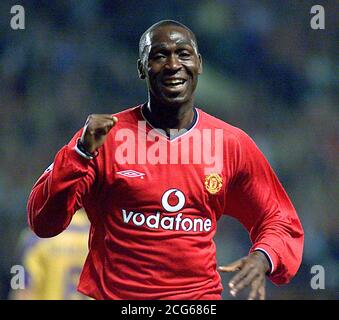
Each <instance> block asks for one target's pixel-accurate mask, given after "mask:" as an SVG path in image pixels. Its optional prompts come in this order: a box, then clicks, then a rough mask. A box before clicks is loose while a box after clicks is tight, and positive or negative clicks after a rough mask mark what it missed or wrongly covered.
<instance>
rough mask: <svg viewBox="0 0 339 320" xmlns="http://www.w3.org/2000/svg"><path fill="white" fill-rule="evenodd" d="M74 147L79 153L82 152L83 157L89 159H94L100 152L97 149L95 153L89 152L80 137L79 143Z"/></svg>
mask: <svg viewBox="0 0 339 320" xmlns="http://www.w3.org/2000/svg"><path fill="white" fill-rule="evenodd" d="M74 149H75V151H76V152H77V153H78V154H80V155H81V156H82V157H84V158H86V159H88V160H92V159H94V158H95V157H97V156H98V154H99V153H98V151H95V153H90V152H88V151H87V150H86V148H85V146H84V145H83V143H82V142H81V139H80V138H79V139H78V140H77V143H76V145H75V147H74Z"/></svg>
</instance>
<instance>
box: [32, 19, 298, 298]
mask: <svg viewBox="0 0 339 320" xmlns="http://www.w3.org/2000/svg"><path fill="white" fill-rule="evenodd" d="M139 53H140V57H139V58H140V59H139V60H138V72H139V76H140V78H141V79H144V80H146V83H147V87H148V95H149V99H148V101H147V102H146V103H144V104H141V105H138V106H136V107H133V108H130V109H127V110H125V111H122V112H120V113H117V114H114V115H112V114H95V115H90V116H89V117H88V119H87V121H86V123H85V125H84V127H83V128H82V129H81V130H79V132H78V133H76V134H75V136H74V137H73V138H72V139H71V141H70V142H69V143H68V144H67V145H66V146H64V147H63V148H62V149H61V150H60V151H59V152H58V153H57V155H56V156H55V159H54V163H53V167H51V169H48V170H46V171H45V173H44V174H43V175H42V176H41V177H40V179H39V180H38V181H37V182H36V184H35V185H34V187H33V190H32V192H31V195H30V197H29V200H28V207H27V208H28V222H29V225H30V227H31V228H32V230H34V231H35V233H36V234H37V235H38V236H41V237H52V236H55V235H57V234H59V233H60V232H62V231H63V230H65V229H66V228H67V226H68V225H69V223H70V221H71V219H72V216H73V214H74V212H75V211H76V210H77V209H78V208H80V207H84V208H85V210H86V212H87V214H88V217H89V219H90V222H91V232H90V241H89V244H90V246H89V255H88V258H87V260H86V263H85V265H84V269H83V271H82V275H81V278H80V283H79V290H80V291H81V292H82V293H84V294H86V295H88V296H90V297H93V298H95V299H220V298H221V292H222V285H221V278H220V275H219V273H218V271H221V272H236V274H235V275H234V277H233V278H232V280H231V281H230V284H229V286H230V289H231V293H232V294H233V295H236V294H237V293H238V292H239V291H240V290H242V289H243V288H245V287H250V293H249V296H248V298H249V299H255V298H260V299H264V298H265V278H266V276H268V277H269V278H270V279H271V281H273V282H274V283H277V284H282V283H287V282H289V281H290V279H291V278H292V277H293V276H294V275H295V273H296V272H297V270H298V268H299V265H300V262H301V257H302V248H303V239H304V235H303V230H302V227H301V224H300V221H299V219H298V216H297V214H296V211H295V209H294V207H293V205H292V203H291V201H290V199H289V198H288V196H287V194H286V192H285V191H284V189H283V187H282V186H281V184H280V182H279V180H278V178H277V177H276V175H275V174H274V172H273V170H272V168H271V167H270V165H269V164H268V162H267V160H266V159H265V157H264V156H263V154H262V153H261V152H260V150H259V149H258V148H257V147H256V145H255V143H254V142H253V141H252V140H251V139H250V138H249V137H248V136H247V135H246V134H245V133H244V132H243V131H241V130H240V129H237V128H235V127H233V126H231V125H229V124H227V123H225V122H223V121H221V120H219V119H216V118H214V117H212V116H210V115H208V114H207V113H205V112H204V111H202V110H201V109H198V108H197V107H196V106H195V104H194V91H195V89H196V86H197V81H198V76H199V74H201V73H202V58H201V56H200V54H199V51H198V45H197V41H196V38H195V36H194V34H193V32H192V31H191V30H190V29H188V28H187V27H186V26H184V25H182V24H180V23H178V22H176V21H171V20H166V21H160V22H158V23H157V24H155V25H153V26H151V27H150V28H149V29H148V30H147V31H146V32H145V33H144V34H143V35H142V37H141V39H140V43H139ZM179 148H180V151H181V152H180V153H179ZM206 148H209V149H210V150H213V154H214V155H215V159H216V161H215V162H216V164H215V165H214V166H211V163H210V161H209V160H210V159H209V158H208V157H205V154H206V152H205V151H206V150H207V149H206ZM131 150H132V151H133V152H131ZM117 151H119V152H117ZM126 154H128V155H127V156H126ZM174 155H175V156H174ZM222 215H230V216H233V217H235V218H236V219H237V220H238V221H239V222H240V223H242V224H243V225H244V226H245V228H246V229H247V230H248V232H249V234H250V237H251V240H252V246H251V248H249V254H248V256H246V257H243V258H240V259H239V260H237V261H235V262H233V263H231V264H229V265H226V266H222V267H219V268H217V264H216V248H215V244H214V241H213V237H214V235H215V232H216V228H217V222H218V221H219V219H220V218H221V217H222Z"/></svg>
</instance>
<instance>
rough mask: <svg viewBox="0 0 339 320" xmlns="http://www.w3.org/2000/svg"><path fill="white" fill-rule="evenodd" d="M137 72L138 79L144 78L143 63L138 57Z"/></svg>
mask: <svg viewBox="0 0 339 320" xmlns="http://www.w3.org/2000/svg"><path fill="white" fill-rule="evenodd" d="M137 65H138V74H139V79H142V80H143V79H145V78H146V74H145V69H144V65H143V64H142V61H141V60H140V59H138V63H137Z"/></svg>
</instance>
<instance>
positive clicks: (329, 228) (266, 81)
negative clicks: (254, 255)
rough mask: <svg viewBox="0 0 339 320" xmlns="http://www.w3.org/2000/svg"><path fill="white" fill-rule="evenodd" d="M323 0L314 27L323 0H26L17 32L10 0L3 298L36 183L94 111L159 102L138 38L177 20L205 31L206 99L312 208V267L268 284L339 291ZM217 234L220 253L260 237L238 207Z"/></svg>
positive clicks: (308, 230) (5, 31)
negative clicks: (316, 271) (315, 274)
mask: <svg viewBox="0 0 339 320" xmlns="http://www.w3.org/2000/svg"><path fill="white" fill-rule="evenodd" d="M321 2H323V3H324V7H325V10H326V29H325V30H312V29H311V28H310V23H309V21H310V17H311V16H310V8H311V6H312V2H310V1H290V0H288V1H283V2H280V1H268V0H264V1H249V0H228V1H226V0H225V1H207V0H205V1H203V0H197V1H150V0H143V1H140V0H139V1H136V0H129V1H125V0H124V1H122V0H117V1H108V0H102V1H95V0H82V1H76V0H58V1H57V0H53V1H52V0H50V1H43V0H30V1H21V2H20V4H21V5H23V6H24V8H25V12H26V29H25V30H22V31H13V30H11V29H10V27H9V20H10V14H9V12H10V7H11V5H13V4H14V3H12V2H11V1H1V2H0V70H1V72H0V84H1V85H0V95H1V99H0V119H1V122H0V123H1V125H0V150H1V151H0V152H1V157H0V221H1V223H0V237H1V238H0V241H1V245H0V248H1V249H0V298H2V299H6V298H7V295H8V291H9V283H10V277H11V274H10V267H11V266H12V265H14V264H18V261H16V257H15V255H14V254H13V252H14V251H15V248H16V246H17V242H18V237H19V233H20V231H21V230H22V229H23V228H25V227H26V209H25V206H26V201H27V197H28V195H29V192H30V189H31V187H32V184H33V183H34V181H35V180H36V179H37V177H38V176H39V175H40V174H41V173H42V171H43V170H44V169H45V168H47V166H48V165H49V164H50V163H51V162H53V157H54V155H55V153H56V152H57V150H58V149H59V148H61V147H62V145H63V144H65V143H66V142H68V140H69V139H70V138H71V137H72V135H73V133H74V132H75V131H76V130H78V129H79V128H80V127H81V126H82V125H83V123H84V121H85V120H86V117H87V115H88V114H90V113H113V112H117V111H119V110H122V109H124V108H127V107H129V106H134V105H136V104H139V103H142V102H144V101H146V99H147V96H146V88H145V83H143V82H142V81H140V80H138V78H137V71H136V60H137V58H138V40H139V37H140V35H141V34H142V33H143V31H144V30H145V29H146V28H147V27H148V26H150V25H151V24H153V23H154V22H156V21H158V20H161V19H169V18H170V19H174V20H178V21H181V22H183V23H184V24H186V25H188V26H189V27H191V29H192V30H193V31H194V32H195V33H196V36H197V39H198V44H199V49H200V51H201V53H202V55H203V61H204V73H203V75H202V76H201V79H200V83H199V86H198V90H197V106H198V107H200V108H202V109H204V110H206V111H207V112H209V113H211V114H213V115H215V116H217V117H219V118H221V119H223V120H225V121H227V122H229V123H231V124H233V125H235V126H238V127H240V128H242V129H243V130H245V131H246V132H247V133H248V134H249V135H250V136H252V137H253V139H254V140H255V141H256V142H257V144H258V145H259V147H260V148H261V150H262V151H263V152H264V154H265V155H266V157H267V158H268V159H269V161H270V163H271V164H272V166H273V168H274V169H275V171H276V172H277V174H278V176H279V178H280V180H281V181H282V183H283V185H284V187H285V188H286V190H287V192H288V194H289V195H290V197H291V199H292V201H293V203H294V205H295V207H296V209H297V211H298V213H299V216H300V218H301V221H302V224H303V227H304V230H305V250H304V259H303V264H302V266H301V268H300V271H299V273H298V275H297V276H296V278H295V279H294V280H293V281H292V283H291V284H290V285H288V286H284V287H282V288H277V287H275V286H273V285H271V284H269V285H268V294H267V296H268V298H269V299H270V298H271V299H305V298H309V299H320V298H331V299H332V298H338V296H337V293H338V292H339V290H338V283H339V274H338V258H339V255H338V254H339V250H338V230H339V228H338V226H339V218H338V213H339V210H338V208H339V202H338V198H339V197H338V185H339V183H338V182H339V181H338V169H339V166H338V164H339V163H338V162H339V158H338V150H339V148H338V147H339V145H338V141H339V130H338V129H339V122H338V91H337V88H338V77H337V74H336V71H338V55H337V43H338V30H339V28H336V27H337V25H336V23H335V20H334V18H335V17H334V11H336V10H337V7H336V5H335V1H333V2H332V1H328V2H324V1H321ZM216 243H217V248H218V261H219V263H227V262H230V261H232V260H233V259H236V258H240V257H241V256H243V255H245V254H246V253H247V250H248V248H249V245H250V242H249V239H248V236H247V233H246V232H245V231H244V229H243V228H242V227H241V226H239V224H238V223H237V222H235V221H232V220H231V219H229V218H227V217H225V218H223V219H222V221H221V222H220V224H219V226H218V232H217V237H216ZM312 265H322V266H323V267H324V268H325V271H326V282H325V283H326V288H325V290H312V289H311V287H310V279H311V277H312V275H311V273H310V268H311V266H312ZM223 279H224V281H225V286H226V283H227V282H226V281H227V279H228V278H227V277H226V276H224V275H223ZM224 298H225V299H228V298H230V296H229V295H228V293H227V291H226V290H225V293H224Z"/></svg>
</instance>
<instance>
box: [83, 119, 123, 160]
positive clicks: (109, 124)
mask: <svg viewBox="0 0 339 320" xmlns="http://www.w3.org/2000/svg"><path fill="white" fill-rule="evenodd" d="M117 122H118V118H117V117H114V116H112V115H111V114H91V115H90V116H88V118H87V120H86V123H85V127H84V130H83V132H82V135H81V138H80V142H81V143H82V145H83V146H84V148H85V150H86V151H87V152H89V153H92V154H93V153H95V151H97V150H98V149H99V148H100V147H101V146H102V145H103V144H104V142H105V140H106V137H107V134H108V132H109V131H110V130H111V129H112V128H113V127H114V126H115V124H116V123H117Z"/></svg>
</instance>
